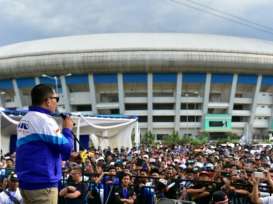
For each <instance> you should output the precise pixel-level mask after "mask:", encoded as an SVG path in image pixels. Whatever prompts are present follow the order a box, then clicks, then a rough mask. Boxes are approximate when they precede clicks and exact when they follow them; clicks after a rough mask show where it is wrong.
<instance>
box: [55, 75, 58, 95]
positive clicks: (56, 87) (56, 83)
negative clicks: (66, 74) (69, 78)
mask: <svg viewBox="0 0 273 204" xmlns="http://www.w3.org/2000/svg"><path fill="white" fill-rule="evenodd" d="M54 80H55V89H56V90H55V91H56V93H58V78H57V76H54Z"/></svg>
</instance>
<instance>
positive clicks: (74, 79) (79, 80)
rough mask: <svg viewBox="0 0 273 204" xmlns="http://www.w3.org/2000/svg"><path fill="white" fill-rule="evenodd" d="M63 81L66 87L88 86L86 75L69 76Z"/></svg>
mask: <svg viewBox="0 0 273 204" xmlns="http://www.w3.org/2000/svg"><path fill="white" fill-rule="evenodd" d="M65 80H66V83H67V84H68V85H74V84H88V75H86V74H77V75H71V76H67V77H65Z"/></svg>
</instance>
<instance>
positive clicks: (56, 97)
mask: <svg viewBox="0 0 273 204" xmlns="http://www.w3.org/2000/svg"><path fill="white" fill-rule="evenodd" d="M48 98H50V99H53V98H55V99H56V101H57V103H58V102H59V99H60V97H59V96H52V97H48Z"/></svg>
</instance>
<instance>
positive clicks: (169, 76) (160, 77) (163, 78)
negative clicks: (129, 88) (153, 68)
mask: <svg viewBox="0 0 273 204" xmlns="http://www.w3.org/2000/svg"><path fill="white" fill-rule="evenodd" d="M153 82H154V83H176V74H175V73H154V74H153Z"/></svg>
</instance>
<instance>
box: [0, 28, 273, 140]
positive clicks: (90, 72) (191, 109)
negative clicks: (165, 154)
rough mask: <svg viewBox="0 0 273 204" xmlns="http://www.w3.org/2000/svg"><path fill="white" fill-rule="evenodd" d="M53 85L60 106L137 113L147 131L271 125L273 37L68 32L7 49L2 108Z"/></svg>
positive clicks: (255, 129) (1, 72) (0, 73)
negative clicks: (41, 86)
mask: <svg viewBox="0 0 273 204" xmlns="http://www.w3.org/2000/svg"><path fill="white" fill-rule="evenodd" d="M38 83H45V84H50V85H52V86H53V87H54V88H56V90H57V91H58V93H59V95H60V96H61V100H60V102H59V109H60V110H61V111H65V112H82V113H85V114H90V115H101V114H103V115H105V114H106V115H114V114H120V115H133V116H137V117H138V120H139V127H140V130H141V134H142V135H143V134H145V133H146V132H149V131H151V132H152V133H153V134H155V135H156V138H157V140H161V139H162V138H164V137H165V136H166V135H168V134H171V133H172V132H174V131H175V132H178V133H179V135H186V136H196V135H198V134H200V132H210V133H214V132H215V133H219V132H220V133H223V132H231V133H235V134H238V135H239V136H241V135H243V134H244V133H245V132H246V129H247V130H248V131H250V132H251V133H252V136H253V138H263V137H265V136H268V135H270V134H271V131H272V127H273V125H272V116H273V111H272V108H273V107H272V103H273V102H272V99H273V96H272V91H273V42H271V41H264V40H259V39H250V38H240V37H230V36H219V35H205V34H181V33H161V34H159V33H121V34H94V35H82V36H69V37H60V38H50V39H43V40H35V41H29V42H21V43H16V44H11V45H7V46H4V47H0V92H1V95H0V96H1V100H0V103H1V106H2V107H4V108H8V109H16V108H24V107H27V106H29V105H30V90H31V88H32V87H33V86H34V85H35V84H38Z"/></svg>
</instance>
